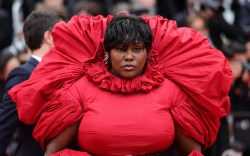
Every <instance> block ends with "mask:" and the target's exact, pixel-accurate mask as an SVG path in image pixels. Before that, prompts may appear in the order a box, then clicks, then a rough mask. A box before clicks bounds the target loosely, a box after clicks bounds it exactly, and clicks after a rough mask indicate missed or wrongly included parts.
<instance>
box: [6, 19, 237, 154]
mask: <svg viewBox="0 0 250 156" xmlns="http://www.w3.org/2000/svg"><path fill="white" fill-rule="evenodd" d="M111 19H112V16H107V17H103V16H96V17H91V16H86V15H80V16H74V17H73V18H72V19H71V20H70V21H69V22H68V23H67V24H65V23H59V24H57V25H56V27H55V28H54V30H53V32H52V35H53V38H54V43H55V47H54V48H53V49H52V50H51V51H50V52H48V53H47V54H46V55H45V56H44V57H43V60H42V62H41V63H40V64H39V66H38V67H37V68H36V69H35V71H34V72H33V74H32V75H31V77H30V79H29V80H27V81H25V82H23V83H21V84H19V85H17V86H15V87H14V88H12V89H11V90H10V91H9V94H10V96H11V98H12V99H13V101H15V102H16V103H17V109H18V115H19V118H20V120H21V121H23V122H25V123H26V124H33V123H37V127H39V129H38V128H36V130H35V132H34V137H35V138H36V139H37V140H38V141H39V142H40V143H41V146H42V147H43V148H44V143H45V142H46V141H47V140H49V139H51V138H53V137H54V136H56V135H57V134H58V133H60V132H61V131H62V130H63V129H64V128H65V127H67V126H69V125H71V124H73V123H75V122H76V121H79V120H81V119H82V117H83V115H84V112H83V106H82V105H81V104H80V103H79V101H76V100H75V99H74V98H72V97H70V96H69V95H67V94H65V92H66V91H67V90H68V88H69V87H71V86H72V85H74V83H75V82H76V81H78V80H79V79H81V78H82V77H87V78H88V80H89V81H90V82H91V83H93V84H94V85H95V86H96V87H98V88H101V89H103V90H106V91H109V92H113V93H118V94H119V93H128V94H133V93H139V92H144V93H146V94H147V93H150V92H151V91H152V90H153V89H154V88H156V87H158V86H160V85H161V84H162V82H163V81H164V80H165V79H169V80H171V81H172V82H173V83H175V84H176V85H177V86H179V87H180V88H181V89H182V90H183V91H184V92H185V93H186V94H187V95H188V96H189V97H190V100H186V102H185V106H186V107H181V106H176V107H174V108H173V109H171V111H170V112H171V115H172V118H173V119H174V120H175V121H176V123H177V124H178V125H179V127H181V128H182V129H183V131H184V133H185V134H186V135H188V136H192V137H193V138H195V139H196V140H198V141H199V142H201V143H202V144H204V149H205V148H207V147H209V146H210V145H211V144H212V143H213V142H214V141H215V139H216V135H217V132H218V128H219V126H220V122H219V118H221V117H223V116H225V115H227V113H228V112H229V109H230V102H229V97H228V91H229V89H230V86H231V83H232V80H233V79H232V74H231V69H230V66H229V63H228V61H227V59H226V58H225V57H224V55H223V54H222V52H220V51H218V50H216V49H214V48H212V47H211V46H210V45H209V42H208V40H207V38H204V37H203V36H201V35H200V34H199V33H197V32H196V31H194V30H192V29H189V28H178V27H177V25H176V23H175V22H174V21H171V20H168V19H165V18H163V17H161V16H155V17H146V16H143V19H144V20H145V21H146V22H147V23H148V24H149V25H150V27H151V29H152V31H153V37H154V38H153V44H152V50H151V51H150V58H149V60H148V65H147V69H146V72H145V73H144V74H143V75H141V76H139V77H136V78H134V79H132V80H128V79H122V78H119V77H116V76H114V75H112V74H110V73H109V72H108V71H107V68H106V66H105V65H104V64H103V59H104V52H105V49H104V46H103V35H104V31H105V28H106V26H107V24H108V23H109V21H110V20H111ZM93 94H94V93H93ZM57 99H60V100H57ZM193 105H195V107H193ZM182 106H183V105H182ZM57 110H60V111H57ZM196 111H198V112H199V118H197V112H196ZM201 111H202V112H201ZM51 112H53V113H51ZM62 112H63V113H62ZM194 114H195V115H194ZM45 121H46V122H45ZM48 121H51V122H48ZM55 121H56V122H57V123H56V124H55ZM131 122H132V121H131ZM192 123H195V124H192ZM49 129H53V130H49ZM66 151H67V150H66ZM61 154H62V153H61ZM193 155H194V156H195V154H193ZM193 155H192V156H193ZM196 155H198V154H196ZM65 156H66V155H65Z"/></svg>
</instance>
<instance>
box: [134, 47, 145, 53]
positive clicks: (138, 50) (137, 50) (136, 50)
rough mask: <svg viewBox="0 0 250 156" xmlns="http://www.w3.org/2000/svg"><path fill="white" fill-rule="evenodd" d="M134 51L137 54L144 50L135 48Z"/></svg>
mask: <svg viewBox="0 0 250 156" xmlns="http://www.w3.org/2000/svg"><path fill="white" fill-rule="evenodd" d="M134 51H135V52H142V51H143V49H142V48H134Z"/></svg>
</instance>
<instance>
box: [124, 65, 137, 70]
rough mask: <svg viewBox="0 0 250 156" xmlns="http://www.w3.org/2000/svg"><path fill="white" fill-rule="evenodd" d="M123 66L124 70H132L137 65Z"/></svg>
mask: <svg viewBox="0 0 250 156" xmlns="http://www.w3.org/2000/svg"><path fill="white" fill-rule="evenodd" d="M122 68H123V69H124V70H127V71H131V70H133V69H135V66H134V65H125V66H123V67H122Z"/></svg>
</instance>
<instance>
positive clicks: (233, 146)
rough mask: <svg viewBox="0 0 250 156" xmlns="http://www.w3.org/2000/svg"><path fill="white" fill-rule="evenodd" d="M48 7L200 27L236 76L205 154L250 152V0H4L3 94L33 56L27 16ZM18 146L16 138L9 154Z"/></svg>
mask: <svg viewBox="0 0 250 156" xmlns="http://www.w3.org/2000/svg"><path fill="white" fill-rule="evenodd" d="M49 9H51V10H56V11H58V12H60V13H62V14H63V15H64V16H65V17H67V19H68V20H69V19H70V18H71V17H73V16H75V15H80V14H87V15H91V16H96V15H103V16H107V15H109V14H112V15H115V14H117V13H119V12H121V11H126V12H128V13H131V14H137V15H148V16H154V15H161V16H163V17H165V18H168V19H171V20H175V21H176V22H177V24H178V26H179V27H190V28H192V29H195V30H197V31H199V32H200V33H201V34H203V35H204V36H205V37H207V39H208V42H209V43H210V44H211V46H212V47H214V48H217V49H219V50H220V51H221V52H222V53H224V54H225V56H226V57H227V58H228V60H229V63H230V65H231V67H232V72H233V76H234V83H233V85H232V87H231V91H230V94H229V96H230V98H231V105H232V106H231V112H230V115H228V116H227V117H225V118H223V119H222V120H221V129H220V132H219V134H218V139H217V141H216V143H215V144H214V145H213V146H212V147H211V148H210V149H208V150H206V151H205V152H204V155H206V156H218V155H230V154H234V155H250V154H249V153H248V154H247V151H249V147H250V141H249V140H250V89H249V87H250V18H249V17H250V0H0V81H1V82H0V98H1V97H2V93H3V90H4V84H5V80H6V79H7V76H8V73H9V72H10V71H11V70H12V69H13V68H15V67H17V66H19V65H21V64H23V63H24V62H26V61H27V59H28V58H29V56H30V50H29V49H28V48H27V46H26V45H25V42H24V37H23V32H22V28H23V22H24V20H25V19H26V17H27V16H28V15H29V14H30V13H31V12H32V11H33V10H49ZM0 104H1V100H0ZM0 135H1V134H0ZM13 140H15V136H13ZM13 142H15V141H13ZM14 149H15V144H14V143H13V144H11V145H10V146H9V148H8V149H7V151H6V153H7V155H9V156H10V155H12V153H13V151H14Z"/></svg>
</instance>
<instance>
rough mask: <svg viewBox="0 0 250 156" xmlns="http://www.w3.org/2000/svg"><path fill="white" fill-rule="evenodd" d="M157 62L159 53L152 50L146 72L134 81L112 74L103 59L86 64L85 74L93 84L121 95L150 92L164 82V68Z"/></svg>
mask: <svg viewBox="0 0 250 156" xmlns="http://www.w3.org/2000/svg"><path fill="white" fill-rule="evenodd" d="M157 60H158V53H157V52H155V51H153V50H152V51H151V52H150V59H149V60H148V61H147V63H148V65H147V68H146V70H145V72H144V73H143V74H142V75H141V76H138V77H136V78H134V79H123V78H120V77H117V76H115V75H113V74H111V73H110V72H109V71H108V70H107V66H105V65H104V63H103V61H102V59H99V61H97V62H93V63H92V62H90V63H86V64H84V72H85V75H86V76H87V77H88V79H89V80H90V81H91V82H93V83H94V84H95V85H96V86H98V87H99V88H102V89H105V90H109V91H112V92H120V93H134V92H149V91H150V90H152V89H153V88H154V87H157V86H159V85H160V84H161V82H162V81H163V80H164V75H163V72H162V70H161V68H162V67H161V66H160V65H158V63H157V62H158V61H157Z"/></svg>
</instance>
